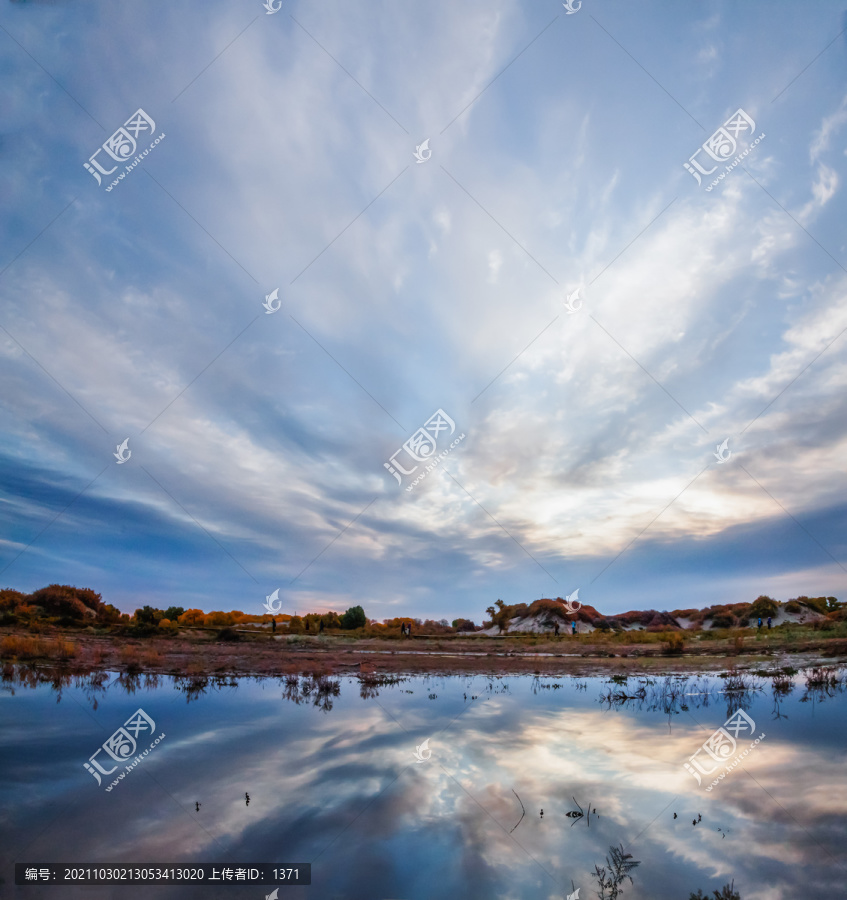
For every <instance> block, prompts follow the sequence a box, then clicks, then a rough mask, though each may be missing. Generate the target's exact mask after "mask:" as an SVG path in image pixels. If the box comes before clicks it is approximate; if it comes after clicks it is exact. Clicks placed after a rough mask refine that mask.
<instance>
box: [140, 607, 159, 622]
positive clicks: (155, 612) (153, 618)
mask: <svg viewBox="0 0 847 900" xmlns="http://www.w3.org/2000/svg"><path fill="white" fill-rule="evenodd" d="M164 618H165V613H164V612H163V611H162V610H161V609H156V608H155V607H153V606H142V607H141V609H137V610H136V611H135V621H136V622H137V623H138V624H139V625H158V624H159V622H160V621H161V620H162V619H164Z"/></svg>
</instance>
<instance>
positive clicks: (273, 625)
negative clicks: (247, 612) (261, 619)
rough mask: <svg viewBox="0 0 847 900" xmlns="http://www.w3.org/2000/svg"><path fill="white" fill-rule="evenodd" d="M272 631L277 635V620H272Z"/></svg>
mask: <svg viewBox="0 0 847 900" xmlns="http://www.w3.org/2000/svg"><path fill="white" fill-rule="evenodd" d="M271 630H272V631H273V633H274V634H276V619H271Z"/></svg>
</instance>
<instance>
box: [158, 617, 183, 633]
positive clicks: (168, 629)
mask: <svg viewBox="0 0 847 900" xmlns="http://www.w3.org/2000/svg"><path fill="white" fill-rule="evenodd" d="M159 631H162V632H164V633H165V634H176V633H177V632H178V631H179V625H177V624H176V622H172V621H171V620H170V619H161V620H160V621H159Z"/></svg>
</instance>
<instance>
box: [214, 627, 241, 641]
mask: <svg viewBox="0 0 847 900" xmlns="http://www.w3.org/2000/svg"><path fill="white" fill-rule="evenodd" d="M217 640H219V641H240V640H241V635H240V634H239V633H238V632H237V631H235V629H233V628H222V629H221V630H220V631H219V632H218V636H217Z"/></svg>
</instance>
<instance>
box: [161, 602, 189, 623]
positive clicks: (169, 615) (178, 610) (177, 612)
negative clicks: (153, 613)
mask: <svg viewBox="0 0 847 900" xmlns="http://www.w3.org/2000/svg"><path fill="white" fill-rule="evenodd" d="M184 612H185V610H184V609H183V608H182V607H181V606H169V607H168V608H167V609H166V610H165V615H164V618H165V619H170V620H171V622H176V620H177V619H178V618H179V617H180V616H181V615H182V614H183V613H184Z"/></svg>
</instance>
